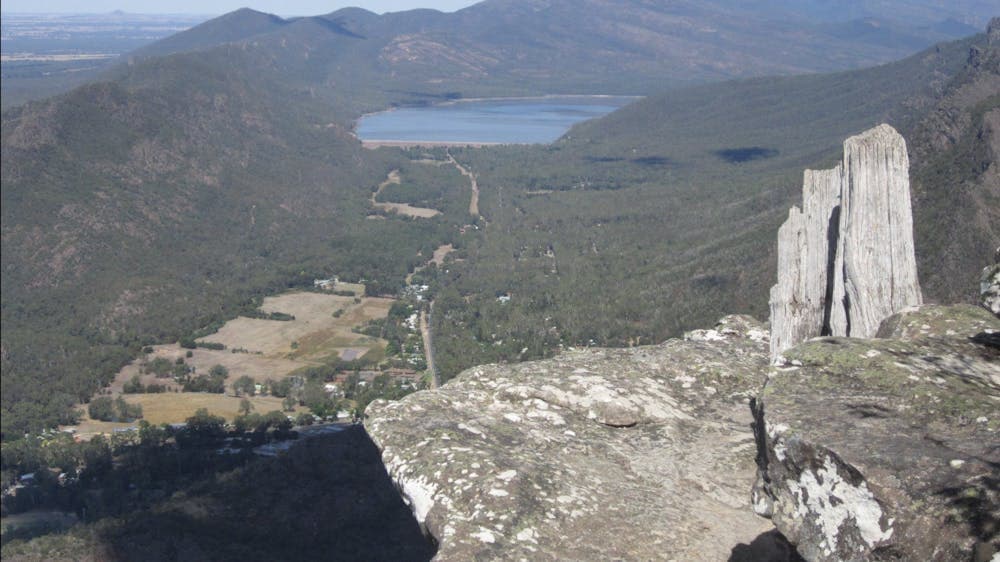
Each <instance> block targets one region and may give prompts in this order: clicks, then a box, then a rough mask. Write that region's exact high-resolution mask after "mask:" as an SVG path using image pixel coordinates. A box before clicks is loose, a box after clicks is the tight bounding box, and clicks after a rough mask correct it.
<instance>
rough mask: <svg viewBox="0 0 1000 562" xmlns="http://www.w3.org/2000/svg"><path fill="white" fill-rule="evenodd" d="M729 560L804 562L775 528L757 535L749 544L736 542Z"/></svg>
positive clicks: (734, 561)
mask: <svg viewBox="0 0 1000 562" xmlns="http://www.w3.org/2000/svg"><path fill="white" fill-rule="evenodd" d="M729 562H805V559H804V558H802V557H801V556H799V553H798V552H796V551H795V547H794V546H793V545H792V544H791V543H789V542H788V539H786V538H785V536H784V535H782V534H781V533H779V532H778V530H777V529H772V530H770V531H768V532H766V533H761V534H759V535H757V538H755V539H754V540H753V542H751V543H750V544H738V545H736V546H734V547H733V550H732V553H731V554H730V555H729Z"/></svg>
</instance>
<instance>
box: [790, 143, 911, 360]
mask: <svg viewBox="0 0 1000 562" xmlns="http://www.w3.org/2000/svg"><path fill="white" fill-rule="evenodd" d="M908 168H909V162H908V159H907V154H906V142H905V141H904V140H903V137H902V136H900V135H899V133H897V132H896V131H895V129H893V128H892V127H890V126H889V125H879V126H878V127H875V128H874V129H871V130H868V131H866V132H864V133H862V134H860V135H857V136H854V137H851V138H849V139H847V140H846V141H845V142H844V157H843V161H842V162H841V164H839V165H838V166H837V167H835V168H833V169H832V170H824V171H819V172H816V171H812V170H807V171H806V173H805V177H804V182H803V194H802V195H803V209H802V210H801V211H800V210H799V209H798V208H797V207H793V208H792V210H791V211H790V212H789V216H788V220H787V221H786V222H785V224H784V225H782V227H781V229H780V230H779V232H778V283H777V284H776V285H775V286H774V287H773V288H772V289H771V299H770V306H771V355H772V359H775V360H776V359H777V358H778V356H779V355H780V353H781V352H782V351H784V350H785V349H788V348H789V347H792V346H794V345H796V344H797V343H799V342H802V341H805V340H806V339H808V338H811V337H815V336H819V335H838V336H853V337H872V336H874V335H875V332H876V330H878V326H879V324H880V323H881V321H882V320H883V319H885V318H886V317H888V316H890V315H891V314H893V313H895V312H897V311H899V310H902V309H903V308H905V307H907V306H912V305H917V304H920V303H921V302H922V298H921V294H920V285H919V283H918V282H917V267H916V259H915V254H914V247H913V222H912V214H911V206H910V184H909V172H908Z"/></svg>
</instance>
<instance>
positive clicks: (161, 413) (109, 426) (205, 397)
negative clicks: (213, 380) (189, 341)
mask: <svg viewBox="0 0 1000 562" xmlns="http://www.w3.org/2000/svg"><path fill="white" fill-rule="evenodd" d="M242 400H243V399H242V398H238V397H236V396H230V395H228V394H209V393H205V392H177V393H175V392H165V393H161V394H127V395H125V401H126V402H128V403H129V404H139V405H141V406H142V416H143V417H142V419H144V420H146V421H148V422H149V423H151V424H154V425H156V424H161V423H179V422H183V421H184V420H185V419H187V418H189V417H191V416H193V415H194V413H195V411H197V410H198V409H199V408H206V409H207V410H208V411H209V412H210V413H212V414H214V415H216V416H222V417H224V418H226V420H228V421H232V420H233V419H234V418H235V417H236V416H237V415H238V414H239V409H240V402H241V401H242ZM249 400H250V403H251V404H253V407H254V409H253V411H254V412H257V413H260V414H264V413H267V412H270V411H272V410H278V411H281V398H276V397H274V396H254V397H251V398H249ZM300 409H301V407H300ZM82 412H83V414H84V416H83V419H82V420H81V422H80V424H79V425H77V426H76V430H77V434H78V435H79V436H80V437H81V438H84V439H86V438H89V437H92V436H94V435H96V434H98V433H113V432H114V430H116V429H123V428H129V427H135V426H136V425H137V424H138V423H139V422H138V421H137V422H134V423H116V422H102V421H98V420H92V419H90V418H89V417H87V416H86V409H85V408H84V409H83V410H82ZM289 413H290V414H291V415H294V413H293V412H289Z"/></svg>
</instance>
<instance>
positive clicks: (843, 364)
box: [754, 305, 1000, 562]
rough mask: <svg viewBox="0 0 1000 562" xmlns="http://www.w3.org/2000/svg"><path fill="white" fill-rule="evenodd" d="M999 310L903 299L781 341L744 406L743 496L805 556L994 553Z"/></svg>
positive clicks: (999, 493) (974, 556)
mask: <svg viewBox="0 0 1000 562" xmlns="http://www.w3.org/2000/svg"><path fill="white" fill-rule="evenodd" d="M997 334H1000V320H998V319H997V318H996V317H995V316H993V315H992V314H990V313H989V312H987V311H985V310H983V309H981V308H979V307H974V306H971V305H956V306H950V307H945V306H932V305H927V306H923V307H914V308H909V309H906V310H904V311H903V312H900V313H898V314H896V315H893V316H891V317H890V318H888V319H886V321H885V322H883V323H882V326H881V327H880V329H879V330H878V332H877V336H878V337H877V338H874V339H857V338H836V337H826V338H817V339H814V340H811V341H809V342H806V343H803V344H800V345H798V346H796V347H794V348H792V349H788V350H785V351H784V353H783V362H782V363H780V364H779V365H777V366H776V367H775V370H774V372H773V374H772V376H771V378H770V380H769V381H768V382H767V384H766V386H765V389H764V391H763V392H762V393H761V395H760V396H759V397H758V399H757V400H756V401H755V404H754V413H755V419H756V422H755V429H756V434H757V439H758V441H757V442H758V447H759V455H758V463H759V466H760V477H759V479H758V482H757V485H756V487H755V489H754V507H755V509H756V510H757V511H758V513H760V514H761V515H765V516H768V517H770V518H772V520H773V521H774V524H775V526H776V527H777V529H778V530H779V531H780V532H781V533H782V534H784V535H785V536H786V537H787V538H788V540H789V541H791V542H792V543H794V544H795V545H796V547H797V550H798V552H799V553H800V554H801V555H802V556H803V557H804V558H805V559H807V560H810V561H830V562H832V561H841V560H941V561H945V560H977V561H978V560H991V559H994V558H993V556H995V555H997V552H998V551H1000V536H998V527H997V526H998V518H1000V488H998V486H997V483H998V480H997V478H998V470H997V467H998V466H1000V449H998V447H997V445H998V443H1000V348H998V347H997V345H996V339H995V336H996V335H997Z"/></svg>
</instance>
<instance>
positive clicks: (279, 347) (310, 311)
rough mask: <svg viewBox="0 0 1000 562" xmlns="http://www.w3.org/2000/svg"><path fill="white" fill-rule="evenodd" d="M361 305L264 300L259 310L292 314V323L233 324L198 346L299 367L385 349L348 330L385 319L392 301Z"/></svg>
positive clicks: (304, 297)
mask: <svg viewBox="0 0 1000 562" xmlns="http://www.w3.org/2000/svg"><path fill="white" fill-rule="evenodd" d="M360 300H361V302H359V303H356V302H355V299H354V298H352V297H341V296H337V295H329V294H323V293H308V292H301V293H289V294H286V295H280V296H276V297H268V298H266V299H264V303H263V305H262V306H261V310H263V311H264V312H283V313H285V314H291V315H292V316H294V317H295V320H292V321H289V322H282V321H279V320H259V319H256V318H237V319H235V320H231V321H229V322H227V323H226V325H225V326H223V327H222V329H220V330H219V331H218V332H216V333H214V334H212V335H210V336H208V337H205V338H203V339H202V340H201V341H205V342H213V343H221V344H223V345H225V346H226V348H228V349H230V350H231V349H246V350H248V351H250V352H251V354H252V353H258V352H259V353H261V354H263V355H264V356H265V357H267V358H285V359H297V360H302V361H310V360H313V361H316V360H321V359H323V358H325V357H329V356H331V355H334V354H336V355H342V354H344V353H345V352H347V351H348V350H357V349H359V348H364V349H366V350H367V349H371V348H374V347H384V346H385V342H384V341H379V340H378V339H376V338H371V337H369V336H365V335H361V334H355V333H354V332H352V331H351V328H353V327H355V326H361V325H364V324H365V323H367V322H368V321H369V320H372V319H375V318H385V317H386V316H387V315H388V314H389V308H390V307H391V306H392V303H393V299H386V298H376V297H365V298H362V299H360ZM338 311H342V312H338ZM334 314H339V316H334ZM243 355H247V357H253V356H252V355H248V354H243Z"/></svg>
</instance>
